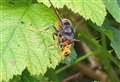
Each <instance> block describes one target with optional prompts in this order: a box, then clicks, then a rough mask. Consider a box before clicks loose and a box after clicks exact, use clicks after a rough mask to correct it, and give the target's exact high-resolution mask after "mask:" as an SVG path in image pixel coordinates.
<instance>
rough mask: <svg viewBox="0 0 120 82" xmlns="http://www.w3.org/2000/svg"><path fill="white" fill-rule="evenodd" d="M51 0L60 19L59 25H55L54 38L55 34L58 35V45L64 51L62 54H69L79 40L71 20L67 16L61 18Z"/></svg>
mask: <svg viewBox="0 0 120 82" xmlns="http://www.w3.org/2000/svg"><path fill="white" fill-rule="evenodd" d="M49 2H50V4H51V7H52V8H53V10H54V12H55V14H56V15H57V17H58V19H59V21H58V22H57V26H53V27H54V29H55V32H54V33H53V39H55V36H56V37H57V39H58V45H59V48H60V49H61V51H62V55H63V56H69V55H70V54H71V50H70V49H71V46H72V45H74V42H75V41H79V40H76V39H74V31H73V25H72V23H71V21H70V20H69V19H66V18H62V19H61V17H60V16H59V14H58V11H57V10H56V9H55V8H54V6H53V4H52V2H51V1H50V0H49Z"/></svg>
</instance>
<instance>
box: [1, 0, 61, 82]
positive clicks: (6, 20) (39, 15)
mask: <svg viewBox="0 0 120 82" xmlns="http://www.w3.org/2000/svg"><path fill="white" fill-rule="evenodd" d="M4 1H5V2H3V3H4V4H1V7H0V16H1V19H0V26H1V28H0V36H1V37H0V40H1V41H0V46H1V48H0V81H2V80H6V81H8V80H9V79H10V78H12V77H13V75H18V74H21V73H22V71H23V70H24V69H25V68H26V67H27V68H28V70H29V71H30V73H31V74H32V75H38V74H44V73H45V72H46V70H47V68H55V67H56V65H58V63H59V61H60V60H61V57H60V55H59V54H58V49H57V48H56V47H49V46H50V45H53V44H54V40H53V38H52V33H53V30H50V29H51V28H50V29H48V30H46V31H43V32H42V31H41V32H39V31H38V30H43V29H45V28H47V25H48V24H54V23H55V21H56V17H55V15H54V13H53V12H52V11H51V9H49V8H47V7H46V6H44V5H43V4H38V3H34V4H33V3H32V2H31V0H29V1H28V0H22V1H21V0H14V1H13V0H11V1H12V2H9V1H10V0H7V1H6V0H4ZM32 29H36V30H33V31H32Z"/></svg>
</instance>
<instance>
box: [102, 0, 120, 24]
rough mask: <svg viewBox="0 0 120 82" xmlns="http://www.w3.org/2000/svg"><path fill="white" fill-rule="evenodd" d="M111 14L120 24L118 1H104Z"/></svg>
mask: <svg viewBox="0 0 120 82" xmlns="http://www.w3.org/2000/svg"><path fill="white" fill-rule="evenodd" d="M103 1H104V2H105V5H106V8H107V10H108V11H109V13H110V14H111V15H112V16H113V17H114V18H115V20H116V21H117V22H119V23H120V5H119V3H118V1H119V0H118V1H117V0H103Z"/></svg>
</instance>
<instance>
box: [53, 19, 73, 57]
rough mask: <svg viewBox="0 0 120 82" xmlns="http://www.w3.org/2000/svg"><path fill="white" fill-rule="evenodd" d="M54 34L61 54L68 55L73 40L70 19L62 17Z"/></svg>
mask: <svg viewBox="0 0 120 82" xmlns="http://www.w3.org/2000/svg"><path fill="white" fill-rule="evenodd" d="M54 35H55V36H57V37H58V45H59V47H60V49H61V50H62V54H63V55H64V56H68V55H69V54H70V53H71V51H70V48H71V46H72V45H73V43H74V41H75V39H74V32H73V29H72V23H71V21H70V20H68V19H62V20H61V22H59V23H58V25H57V28H56V32H55V33H54Z"/></svg>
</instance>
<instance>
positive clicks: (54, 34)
mask: <svg viewBox="0 0 120 82" xmlns="http://www.w3.org/2000/svg"><path fill="white" fill-rule="evenodd" d="M52 35H53V40H55V36H57V33H56V32H54V33H53V34H52Z"/></svg>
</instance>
